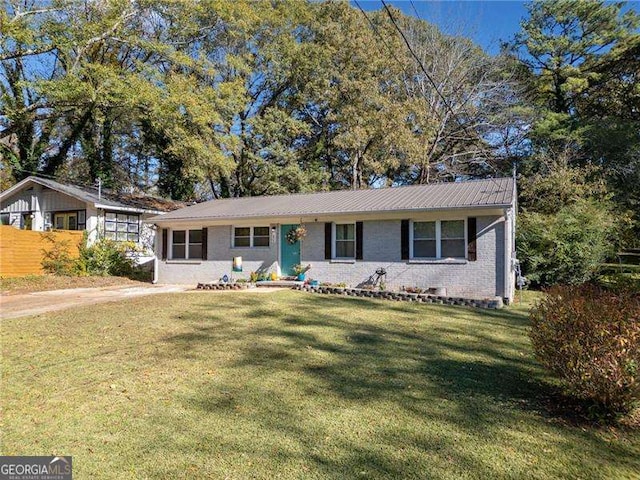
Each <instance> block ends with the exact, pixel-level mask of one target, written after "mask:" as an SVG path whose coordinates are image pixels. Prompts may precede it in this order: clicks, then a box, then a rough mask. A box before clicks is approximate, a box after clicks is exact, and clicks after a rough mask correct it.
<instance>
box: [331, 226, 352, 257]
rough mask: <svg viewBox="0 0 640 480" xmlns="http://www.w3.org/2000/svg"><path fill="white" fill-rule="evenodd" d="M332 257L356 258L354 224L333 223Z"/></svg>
mask: <svg viewBox="0 0 640 480" xmlns="http://www.w3.org/2000/svg"><path fill="white" fill-rule="evenodd" d="M333 258H337V259H340V258H347V259H355V258H356V224H355V223H334V224H333Z"/></svg>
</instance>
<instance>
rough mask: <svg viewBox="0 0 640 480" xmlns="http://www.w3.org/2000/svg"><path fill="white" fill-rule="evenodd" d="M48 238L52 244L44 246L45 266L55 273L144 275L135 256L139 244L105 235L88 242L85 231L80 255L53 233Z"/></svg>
mask: <svg viewBox="0 0 640 480" xmlns="http://www.w3.org/2000/svg"><path fill="white" fill-rule="evenodd" d="M47 239H48V240H49V242H51V247H49V248H48V249H45V250H43V255H44V257H43V260H42V267H43V269H44V270H45V271H46V272H48V273H53V274H56V275H100V276H107V275H114V276H121V277H141V272H139V271H138V270H137V269H136V265H135V259H134V256H133V255H135V252H136V248H137V247H136V244H135V243H133V242H115V241H113V240H108V239H105V238H102V239H99V240H98V241H96V242H94V243H93V244H91V245H89V242H88V237H87V234H86V232H85V234H84V237H83V240H82V242H81V243H80V245H79V246H78V249H79V254H80V255H79V257H78V258H73V257H72V256H71V254H70V253H69V241H68V240H63V241H60V240H57V239H56V238H55V237H53V236H52V235H50V236H48V237H47Z"/></svg>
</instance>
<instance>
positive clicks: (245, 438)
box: [0, 291, 640, 479]
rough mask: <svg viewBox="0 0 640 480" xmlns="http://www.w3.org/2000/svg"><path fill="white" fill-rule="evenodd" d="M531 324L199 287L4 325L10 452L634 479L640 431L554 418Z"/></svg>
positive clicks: (292, 469) (119, 463)
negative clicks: (533, 351) (533, 350)
mask: <svg viewBox="0 0 640 480" xmlns="http://www.w3.org/2000/svg"><path fill="white" fill-rule="evenodd" d="M524 312H525V309H524V308H523V307H520V308H516V309H507V310H501V311H486V310H471V309H465V308H459V307H443V306H430V305H415V304H404V303H390V302H384V301H380V300H372V299H361V298H343V297H334V296H319V295H313V294H305V293H302V292H292V291H282V292H275V293H273V295H257V294H253V293H239V292H233V293H230V294H222V295H221V294H218V293H213V292H193V293H180V294H167V295H158V296H153V297H144V298H135V299H131V300H128V301H126V302H122V303H119V304H116V303H107V304H104V305H99V306H95V307H91V308H78V309H72V310H68V311H66V312H64V313H53V314H46V315H44V316H42V317H39V318H38V319H35V318H21V319H13V320H3V321H2V342H3V346H4V347H3V348H4V352H3V360H2V375H3V388H2V393H1V394H0V395H1V396H0V400H1V406H2V413H3V417H2V425H1V428H2V432H3V439H2V446H1V449H2V454H12V455H16V454H24V455H26V454H45V453H47V454H48V453H53V452H56V453H59V454H65V455H73V456H74V470H75V472H74V473H76V474H77V477H78V478H122V477H127V478H234V479H235V478H296V479H297V478H335V479H343V478H438V479H440V478H444V479H460V478H462V479H476V478H477V479H485V478H492V479H531V478H533V479H554V478H584V479H587V478H588V479H610V478H620V479H624V478H629V479H631V478H638V472H640V438H638V435H637V434H636V433H633V432H628V431H622V430H612V429H593V428H589V427H586V426H584V425H572V424H567V423H566V422H563V421H559V420H557V419H555V418H553V417H552V416H550V415H549V413H548V411H547V409H546V406H545V405H546V404H547V403H548V402H549V399H550V398H553V396H554V392H553V390H552V389H550V387H548V386H547V384H546V383H545V380H546V379H545V377H544V374H543V372H542V371H541V370H540V368H539V366H538V365H537V364H536V362H535V361H534V360H533V358H532V354H531V351H530V347H529V342H528V340H527V338H526V330H527V319H526V314H525V313H524ZM43 320H44V321H43Z"/></svg>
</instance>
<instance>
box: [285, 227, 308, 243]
mask: <svg viewBox="0 0 640 480" xmlns="http://www.w3.org/2000/svg"><path fill="white" fill-rule="evenodd" d="M306 236H307V229H306V228H304V225H299V226H297V227H296V228H292V229H291V230H289V231H288V232H287V242H289V243H290V244H291V245H293V244H294V243H296V242H298V241H300V240H302V239H303V238H304V237H306Z"/></svg>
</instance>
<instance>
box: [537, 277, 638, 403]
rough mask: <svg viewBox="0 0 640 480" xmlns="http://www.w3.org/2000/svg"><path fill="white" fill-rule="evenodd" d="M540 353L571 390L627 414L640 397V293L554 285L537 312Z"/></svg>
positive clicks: (540, 359) (538, 349)
mask: <svg viewBox="0 0 640 480" xmlns="http://www.w3.org/2000/svg"><path fill="white" fill-rule="evenodd" d="M531 321H532V327H531V331H530V338H531V341H532V343H533V348H534V351H535V355H536V358H537V359H538V360H539V361H540V362H541V363H542V364H543V365H544V366H545V367H547V368H548V369H549V370H551V371H552V372H553V373H554V374H555V375H557V376H558V377H559V378H560V380H561V381H562V384H563V386H564V388H565V390H566V392H567V393H569V394H571V395H573V396H576V397H578V398H581V399H587V400H592V401H594V402H595V403H596V404H598V405H601V406H603V407H605V408H606V409H607V410H609V411H611V412H615V413H626V412H628V411H629V410H631V409H632V408H633V407H634V405H635V404H636V403H637V402H638V401H639V400H640V294H638V293H637V292H635V293H634V292H631V291H615V292H613V291H610V290H605V289H602V288H600V287H597V286H592V285H581V286H565V287H553V288H551V289H550V290H548V291H547V292H546V296H545V297H544V299H543V300H542V301H540V302H539V303H538V304H537V305H536V306H535V307H534V308H533V309H532V311H531Z"/></svg>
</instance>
